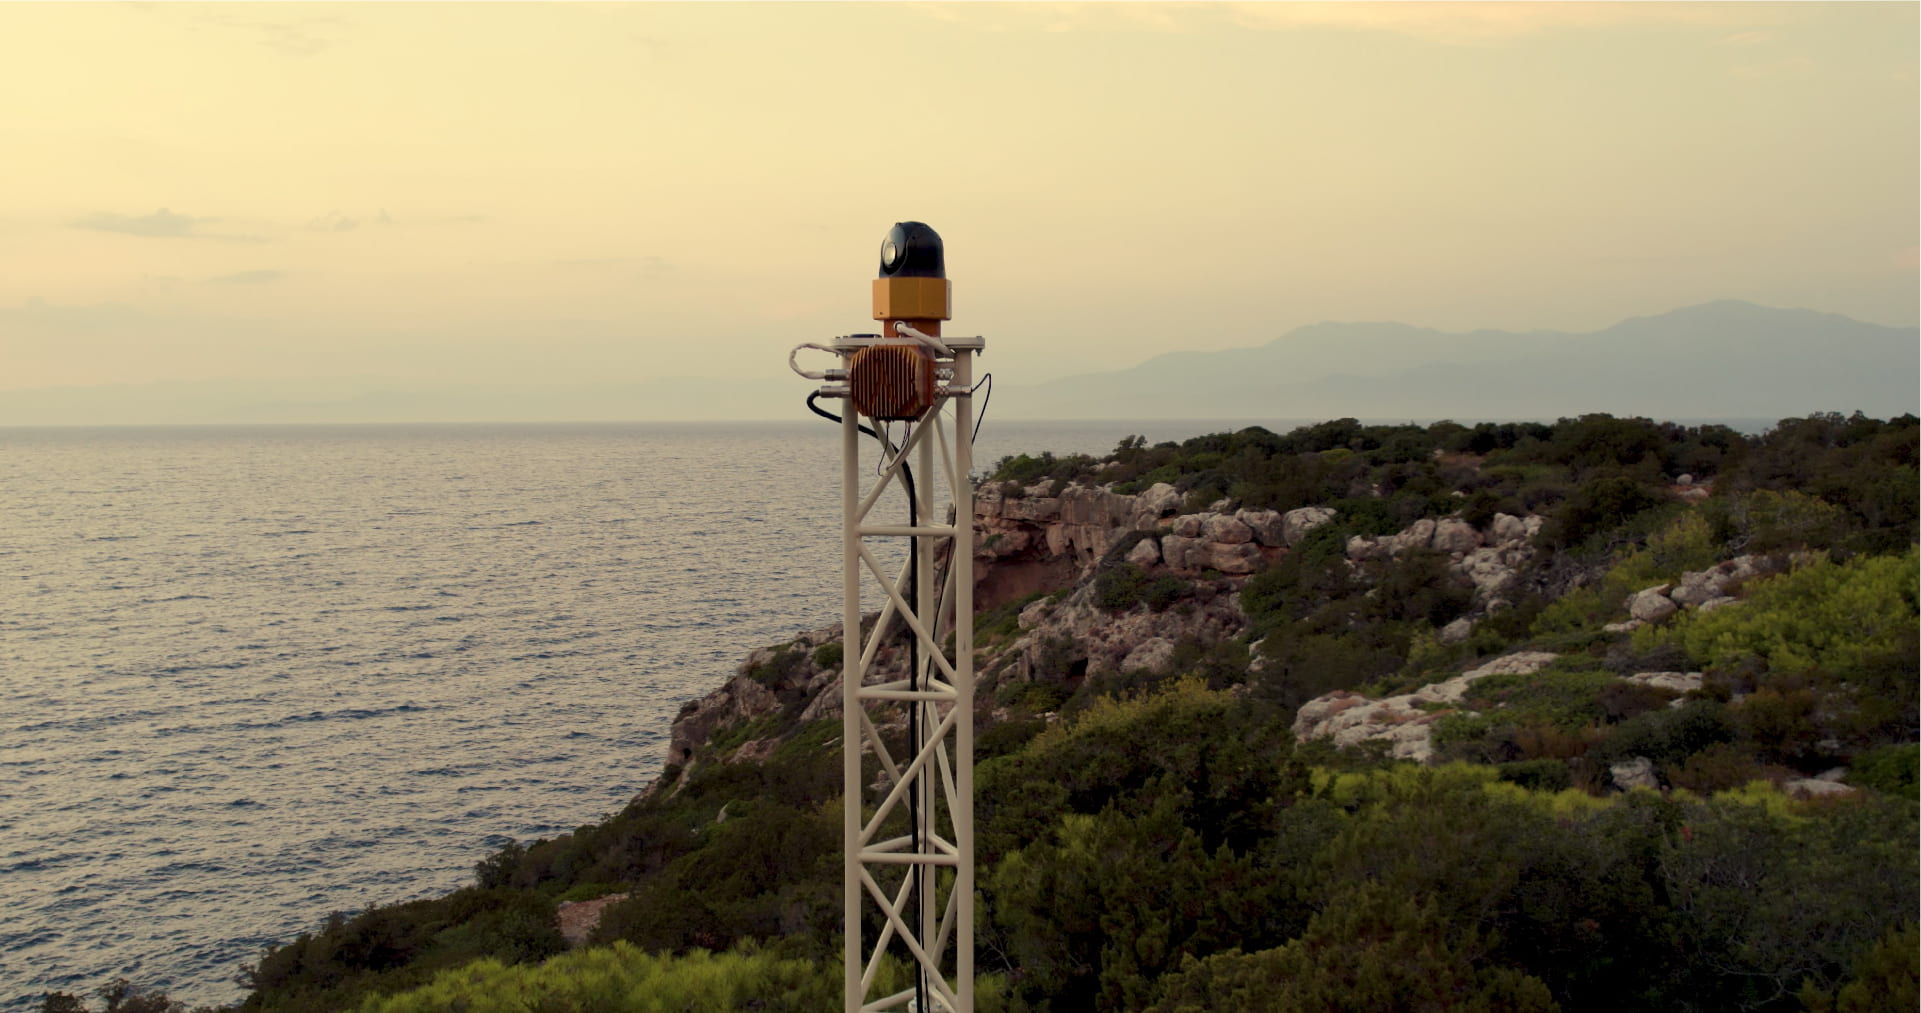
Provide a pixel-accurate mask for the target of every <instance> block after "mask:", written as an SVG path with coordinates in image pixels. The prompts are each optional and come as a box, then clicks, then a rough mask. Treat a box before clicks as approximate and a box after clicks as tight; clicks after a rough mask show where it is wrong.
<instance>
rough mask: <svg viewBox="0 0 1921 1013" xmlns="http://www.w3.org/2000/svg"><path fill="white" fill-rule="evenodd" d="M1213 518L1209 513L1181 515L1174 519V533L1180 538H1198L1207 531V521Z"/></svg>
mask: <svg viewBox="0 0 1921 1013" xmlns="http://www.w3.org/2000/svg"><path fill="white" fill-rule="evenodd" d="M1213 516H1214V515H1213V514H1211V513H1202V514H1181V515H1180V516H1179V517H1176V518H1174V533H1175V534H1177V535H1179V536H1181V537H1182V538H1200V537H1202V534H1203V533H1204V532H1205V531H1206V530H1207V522H1208V519H1209V518H1211V517H1213Z"/></svg>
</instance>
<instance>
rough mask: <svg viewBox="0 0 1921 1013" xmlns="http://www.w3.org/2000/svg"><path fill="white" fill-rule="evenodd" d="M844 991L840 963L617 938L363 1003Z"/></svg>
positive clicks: (677, 1002) (499, 1007) (757, 1005)
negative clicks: (669, 950) (645, 946)
mask: <svg viewBox="0 0 1921 1013" xmlns="http://www.w3.org/2000/svg"><path fill="white" fill-rule="evenodd" d="M840 993H841V978H840V968H839V967H838V966H837V965H835V964H833V963H824V962H817V961H807V960H796V959H779V958H776V957H773V956H771V955H768V954H763V953H755V952H738V951H736V952H728V953H719V954H715V953H708V952H706V951H704V950H694V951H692V952H690V953H687V954H686V955H684V956H678V957H674V956H657V955H654V954H650V953H646V952H643V951H641V950H639V949H637V948H635V947H633V946H631V945H629V944H627V943H624V942H616V943H615V944H613V945H612V946H608V947H596V948H593V949H588V950H580V951H577V952H574V953H569V954H565V955H563V956H559V957H555V958H554V959H552V960H549V961H547V962H546V963H544V964H540V965H516V966H508V965H504V964H502V963H501V962H500V961H497V960H481V961H476V962H475V963H472V964H469V965H467V966H465V967H462V968H459V969H457V970H450V971H445V972H443V973H441V974H440V975H438V976H436V977H435V978H434V979H433V981H432V982H430V983H429V984H427V985H424V986H422V987H420V988H417V989H413V990H411V991H407V992H402V993H400V994H397V995H392V996H385V997H376V998H370V999H368V1000H366V1001H365V1002H363V1003H361V1004H360V1005H359V1006H358V1007H356V1013H444V1011H447V1010H463V1011H466V1013H527V1011H530V1010H532V1011H540V1010H554V1011H559V1010H594V1011H596V1013H668V1011H673V1010H690V1009H703V1010H725V1009H746V1008H750V1007H751V1008H754V1009H762V1010H769V1011H773V1010H792V1011H794V1013H801V1011H808V1013H813V1011H816V1010H822V1009H828V1008H831V1007H833V1006H835V1005H838V1003H839V1002H840Z"/></svg>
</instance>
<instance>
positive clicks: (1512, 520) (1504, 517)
mask: <svg viewBox="0 0 1921 1013" xmlns="http://www.w3.org/2000/svg"><path fill="white" fill-rule="evenodd" d="M1487 528H1488V537H1489V538H1490V539H1491V540H1492V541H1493V542H1494V543H1495V544H1497V545H1514V544H1516V543H1519V542H1525V541H1527V537H1528V531H1527V525H1526V524H1523V523H1522V522H1521V519H1520V518H1519V517H1516V516H1514V515H1513V514H1495V515H1494V520H1493V521H1491V522H1489V524H1488V526H1487Z"/></svg>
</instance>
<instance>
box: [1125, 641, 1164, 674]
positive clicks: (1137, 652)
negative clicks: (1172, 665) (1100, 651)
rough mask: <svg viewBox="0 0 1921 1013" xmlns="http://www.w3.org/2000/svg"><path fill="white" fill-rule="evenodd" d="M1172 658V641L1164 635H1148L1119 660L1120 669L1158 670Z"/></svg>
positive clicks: (1131, 670)
mask: <svg viewBox="0 0 1921 1013" xmlns="http://www.w3.org/2000/svg"><path fill="white" fill-rule="evenodd" d="M1173 660H1174V642H1173V641H1172V640H1169V639H1167V638H1166V637H1149V638H1147V639H1146V640H1143V641H1141V642H1140V645H1139V646H1137V647H1135V648H1134V649H1133V650H1131V651H1129V652H1127V657H1126V659H1125V660H1123V661H1122V662H1121V671H1123V672H1136V671H1148V672H1158V671H1160V670H1161V669H1163V668H1166V667H1167V665H1168V663H1169V662H1172V661H1173Z"/></svg>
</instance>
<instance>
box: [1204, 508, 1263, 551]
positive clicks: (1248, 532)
mask: <svg viewBox="0 0 1921 1013" xmlns="http://www.w3.org/2000/svg"><path fill="white" fill-rule="evenodd" d="M1201 534H1202V537H1204V538H1206V539H1207V540H1208V541H1210V542H1216V543H1218V544H1221V545H1241V544H1244V543H1246V542H1251V541H1253V540H1254V530H1253V529H1252V528H1250V527H1248V526H1247V525H1245V524H1242V523H1241V522H1240V521H1238V520H1236V519H1234V518H1233V517H1231V516H1228V515H1227V514H1210V515H1208V518H1207V521H1206V523H1204V524H1203V525H1202V527H1201Z"/></svg>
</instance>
